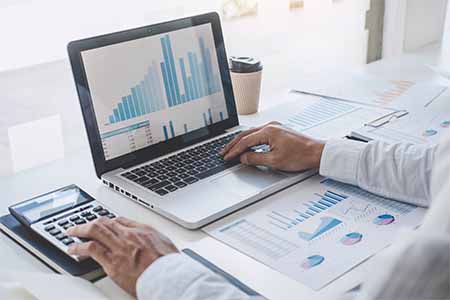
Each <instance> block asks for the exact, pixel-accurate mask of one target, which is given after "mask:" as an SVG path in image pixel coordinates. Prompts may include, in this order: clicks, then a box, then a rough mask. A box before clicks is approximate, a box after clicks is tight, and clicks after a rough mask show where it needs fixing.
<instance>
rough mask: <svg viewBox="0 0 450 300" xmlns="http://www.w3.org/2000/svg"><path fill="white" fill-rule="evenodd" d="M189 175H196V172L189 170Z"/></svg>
mask: <svg viewBox="0 0 450 300" xmlns="http://www.w3.org/2000/svg"><path fill="white" fill-rule="evenodd" d="M187 173H188V174H189V175H196V174H198V171H196V170H191V171H189V172H187Z"/></svg>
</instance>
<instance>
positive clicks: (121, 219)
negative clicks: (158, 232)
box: [115, 217, 146, 227]
mask: <svg viewBox="0 0 450 300" xmlns="http://www.w3.org/2000/svg"><path fill="white" fill-rule="evenodd" d="M115 221H116V222H117V223H119V224H120V225H123V226H125V227H142V226H146V225H143V224H141V223H138V222H135V221H132V220H130V219H127V218H124V217H118V218H116V219H115Z"/></svg>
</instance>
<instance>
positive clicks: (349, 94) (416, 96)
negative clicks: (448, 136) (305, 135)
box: [294, 74, 447, 109]
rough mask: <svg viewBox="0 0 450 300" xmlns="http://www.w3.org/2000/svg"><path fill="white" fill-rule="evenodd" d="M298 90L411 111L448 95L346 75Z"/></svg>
mask: <svg viewBox="0 0 450 300" xmlns="http://www.w3.org/2000/svg"><path fill="white" fill-rule="evenodd" d="M294 90H296V91H300V92H308V93H313V94H318V95H322V96H327V97H333V98H339V99H343V100H347V101H353V102H358V103H364V104H369V105H376V106H381V107H390V108H397V109H409V107H410V106H411V105H417V104H418V103H420V104H421V105H422V107H423V106H427V105H429V104H430V103H432V102H433V101H434V100H435V99H436V98H437V97H439V96H440V95H441V94H442V93H443V92H445V91H446V90H447V87H445V86H439V85H430V84H423V83H417V82H414V81H408V80H385V79H379V78H376V77H372V76H367V75H355V74H351V75H349V74H344V75H343V76H340V77H338V78H336V77H333V78H330V79H322V80H318V81H317V83H314V84H308V85H307V86H299V87H295V89H294Z"/></svg>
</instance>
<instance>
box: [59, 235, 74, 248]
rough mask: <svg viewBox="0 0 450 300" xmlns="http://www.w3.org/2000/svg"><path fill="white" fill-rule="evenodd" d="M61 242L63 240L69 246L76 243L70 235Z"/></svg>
mask: <svg viewBox="0 0 450 300" xmlns="http://www.w3.org/2000/svg"><path fill="white" fill-rule="evenodd" d="M61 242H63V244H64V245H66V246H69V245H70V244H72V243H75V241H74V240H73V239H72V238H70V237H66V238H65V239H63V240H62V241H61Z"/></svg>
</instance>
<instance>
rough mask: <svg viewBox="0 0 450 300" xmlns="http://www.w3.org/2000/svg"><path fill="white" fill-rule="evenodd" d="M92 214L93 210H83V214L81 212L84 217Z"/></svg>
mask: <svg viewBox="0 0 450 300" xmlns="http://www.w3.org/2000/svg"><path fill="white" fill-rule="evenodd" d="M90 215H91V212H90V211H83V212H82V213H81V214H80V216H82V217H83V218H84V217H87V216H90Z"/></svg>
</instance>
